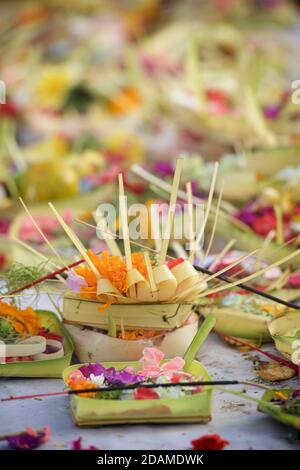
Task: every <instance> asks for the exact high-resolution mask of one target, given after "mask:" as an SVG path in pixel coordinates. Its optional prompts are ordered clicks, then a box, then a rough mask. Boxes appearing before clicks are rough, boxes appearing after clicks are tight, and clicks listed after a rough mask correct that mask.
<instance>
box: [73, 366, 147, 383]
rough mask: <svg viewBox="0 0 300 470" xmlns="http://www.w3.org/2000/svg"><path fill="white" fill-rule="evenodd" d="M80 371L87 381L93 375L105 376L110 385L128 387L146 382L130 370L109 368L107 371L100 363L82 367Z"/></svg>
mask: <svg viewBox="0 0 300 470" xmlns="http://www.w3.org/2000/svg"><path fill="white" fill-rule="evenodd" d="M79 370H80V372H81V373H82V374H83V375H84V377H86V378H87V379H88V378H89V377H90V375H91V374H94V375H96V376H97V375H104V377H105V380H106V381H107V382H108V384H110V385H126V384H132V383H136V382H141V381H142V380H144V379H143V377H141V376H140V375H138V374H133V373H131V372H129V371H128V370H125V369H121V370H117V369H115V368H114V367H109V368H108V369H106V368H105V367H104V366H103V365H102V364H99V363H95V364H89V365H87V366H81V367H80V368H79Z"/></svg>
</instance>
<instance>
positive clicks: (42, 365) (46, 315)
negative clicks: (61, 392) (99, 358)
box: [0, 310, 73, 378]
mask: <svg viewBox="0 0 300 470" xmlns="http://www.w3.org/2000/svg"><path fill="white" fill-rule="evenodd" d="M36 312H37V314H38V316H39V318H40V324H41V327H44V328H46V329H48V330H49V331H50V332H51V333H56V334H58V335H61V336H63V348H64V355H63V357H59V358H53V359H47V360H37V361H28V362H24V361H21V362H9V363H6V364H1V363H0V376H1V377H45V378H52V377H61V374H62V372H63V370H64V369H65V368H66V367H68V366H69V365H70V362H71V358H72V354H73V344H72V340H71V337H70V335H69V333H68V331H67V330H66V329H65V328H64V326H63V325H62V324H61V322H60V321H59V319H58V318H57V316H56V315H55V314H54V313H52V312H49V311H46V310H36Z"/></svg>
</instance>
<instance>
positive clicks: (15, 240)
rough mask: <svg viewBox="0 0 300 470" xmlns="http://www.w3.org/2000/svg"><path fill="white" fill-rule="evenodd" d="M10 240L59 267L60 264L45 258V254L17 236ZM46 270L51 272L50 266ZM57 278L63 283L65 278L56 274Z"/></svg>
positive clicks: (56, 267)
mask: <svg viewBox="0 0 300 470" xmlns="http://www.w3.org/2000/svg"><path fill="white" fill-rule="evenodd" d="M12 240H13V241H14V242H15V243H18V244H19V245H20V246H22V247H23V248H26V249H27V250H28V251H31V253H33V254H35V255H36V256H37V257H39V258H41V259H42V260H43V261H46V262H47V263H49V264H51V265H52V266H53V267H54V268H55V269H59V268H60V267H61V266H59V265H58V264H56V263H54V262H53V261H51V260H49V259H48V258H47V256H45V255H43V254H42V253H40V252H39V251H37V250H36V249H35V248H33V247H32V246H30V245H28V244H27V243H25V242H23V241H21V240H18V238H15V237H12ZM47 269H48V271H50V272H52V271H51V270H50V267H48V268H47ZM57 278H58V279H59V280H60V281H61V282H63V283H65V282H66V281H65V279H64V278H63V277H62V276H57Z"/></svg>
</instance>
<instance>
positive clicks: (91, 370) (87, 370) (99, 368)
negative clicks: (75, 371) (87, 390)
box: [79, 363, 106, 379]
mask: <svg viewBox="0 0 300 470" xmlns="http://www.w3.org/2000/svg"><path fill="white" fill-rule="evenodd" d="M79 370H80V372H81V373H82V374H83V375H84V376H85V377H86V378H87V379H88V378H89V376H90V375H91V374H94V375H103V374H104V372H105V370H106V369H105V367H103V365H102V364H98V363H95V364H89V365H88V366H81V367H79Z"/></svg>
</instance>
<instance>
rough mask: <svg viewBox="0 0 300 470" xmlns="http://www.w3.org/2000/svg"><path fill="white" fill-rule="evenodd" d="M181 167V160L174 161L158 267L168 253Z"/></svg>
mask: <svg viewBox="0 0 300 470" xmlns="http://www.w3.org/2000/svg"><path fill="white" fill-rule="evenodd" d="M182 165H183V159H182V158H178V159H177V160H176V168H175V174H174V179H173V184H172V191H171V196H170V205H169V211H168V220H167V224H166V227H165V233H164V235H163V242H162V247H161V251H160V256H159V260H158V266H163V264H164V262H165V260H166V256H167V251H168V247H169V242H170V238H171V232H172V228H173V222H174V215H175V210H176V201H177V193H178V189H179V182H180V176H181V171H182Z"/></svg>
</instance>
